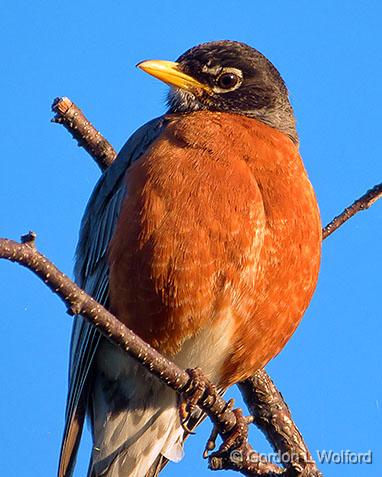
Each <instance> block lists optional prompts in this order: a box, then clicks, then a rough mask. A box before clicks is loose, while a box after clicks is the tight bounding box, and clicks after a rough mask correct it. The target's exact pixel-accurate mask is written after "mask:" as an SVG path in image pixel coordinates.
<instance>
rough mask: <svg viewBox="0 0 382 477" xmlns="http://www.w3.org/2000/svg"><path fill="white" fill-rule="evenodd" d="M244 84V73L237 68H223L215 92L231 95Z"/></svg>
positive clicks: (216, 80)
mask: <svg viewBox="0 0 382 477" xmlns="http://www.w3.org/2000/svg"><path fill="white" fill-rule="evenodd" d="M242 82H243V73H242V71H241V70H239V69H237V68H222V69H221V70H220V71H219V74H218V75H217V76H216V79H215V85H214V86H213V90H214V92H215V93H229V92H231V91H234V90H235V89H237V88H239V86H240V85H241V83H242Z"/></svg>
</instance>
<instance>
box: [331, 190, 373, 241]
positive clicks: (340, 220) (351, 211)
mask: <svg viewBox="0 0 382 477" xmlns="http://www.w3.org/2000/svg"><path fill="white" fill-rule="evenodd" d="M381 197H382V183H381V184H377V185H375V186H374V187H373V188H372V189H370V190H368V191H367V192H366V193H365V194H364V195H363V196H362V197H360V198H359V199H357V200H356V201H354V202H353V204H352V205H350V206H349V207H346V209H345V210H344V211H343V212H341V213H340V214H339V215H337V217H334V219H333V220H332V221H331V222H329V223H328V225H326V226H325V227H324V228H323V229H322V238H323V239H326V237H329V235H331V234H332V233H333V232H334V231H335V230H337V229H338V228H339V227H341V225H342V224H344V223H345V222H346V221H347V220H349V219H351V218H352V217H353V216H354V215H355V214H356V213H358V212H360V211H361V210H366V209H368V208H369V207H370V206H371V205H373V204H374V202H376V201H377V200H378V199H380V198H381Z"/></svg>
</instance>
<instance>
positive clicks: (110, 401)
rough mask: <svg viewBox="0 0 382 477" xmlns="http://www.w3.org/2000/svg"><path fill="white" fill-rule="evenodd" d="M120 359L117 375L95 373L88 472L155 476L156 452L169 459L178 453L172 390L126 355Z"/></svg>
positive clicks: (106, 476)
mask: <svg viewBox="0 0 382 477" xmlns="http://www.w3.org/2000/svg"><path fill="white" fill-rule="evenodd" d="M112 352H113V353H115V352H116V353H119V351H118V350H115V349H113V350H112ZM119 358H121V356H119ZM110 361H111V362H115V360H114V359H111V360H108V365H110ZM120 362H121V361H120ZM122 362H123V363H124V365H125V369H123V373H122V374H123V376H121V375H120V376H119V379H117V380H113V379H110V378H111V376H110V374H109V373H108V376H107V377H106V375H105V373H102V372H101V373H97V377H96V378H95V382H94V387H93V393H92V398H91V399H92V402H91V413H90V414H91V421H92V431H93V442H94V446H93V451H92V458H91V462H90V467H89V472H88V477H100V476H102V477H120V476H122V475H128V476H129V477H145V476H146V474H147V475H150V472H154V474H151V475H155V469H156V468H157V466H158V464H159V463H160V462H159V461H160V460H161V456H163V457H164V458H166V459H169V460H172V461H175V462H177V461H179V460H181V458H182V457H183V446H182V441H183V434H184V431H183V429H182V427H181V425H180V421H179V415H178V408H177V395H176V393H175V392H174V391H173V390H171V389H170V388H168V387H167V386H166V385H165V384H163V383H161V382H160V381H159V380H158V379H156V378H155V377H153V376H152V375H151V374H150V373H148V372H147V371H146V370H144V369H143V368H142V367H141V366H140V365H139V364H137V363H136V362H135V361H134V360H132V359H131V358H129V357H125V356H123V360H122ZM104 363H105V361H104ZM109 370H110V369H108V370H107V371H109ZM115 371H116V369H115V368H113V372H114V373H115ZM118 371H121V370H118ZM112 378H113V376H112Z"/></svg>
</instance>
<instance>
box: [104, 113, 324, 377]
mask: <svg viewBox="0 0 382 477" xmlns="http://www.w3.org/2000/svg"><path fill="white" fill-rule="evenodd" d="M126 181H127V188H128V194H127V196H126V199H125V201H124V203H123V205H122V209H121V214H120V218H119V221H118V224H117V227H116V231H115V234H114V237H113V240H112V242H111V244H110V249H109V261H110V302H111V308H112V310H113V312H114V313H115V314H116V315H117V316H118V318H119V319H121V320H122V321H123V322H124V323H125V324H126V325H127V326H129V327H130V328H131V329H133V330H134V331H135V332H136V333H138V334H139V335H140V336H141V337H142V338H143V339H145V340H146V341H148V342H149V343H150V344H151V345H153V346H154V347H156V348H157V349H159V350H160V351H162V352H164V353H167V354H169V355H174V354H175V353H177V352H178V351H179V349H180V348H181V346H182V344H183V343H184V341H185V340H186V339H187V338H190V337H192V336H194V335H195V334H196V333H197V332H198V331H199V330H200V329H201V328H203V327H206V326H211V327H213V326H215V325H216V324H217V323H218V321H219V320H221V319H222V313H221V311H222V310H226V309H230V316H231V320H233V323H232V326H233V327H234V330H235V332H234V333H233V337H234V339H233V342H232V348H231V352H230V353H229V354H227V357H226V362H225V365H224V373H223V375H222V378H221V382H222V383H224V384H231V383H232V382H235V381H237V380H239V379H242V378H243V377H245V376H246V375H247V374H252V373H253V372H254V371H255V370H256V369H257V368H258V367H260V366H263V365H264V364H265V363H266V362H267V361H269V359H271V358H272V357H273V356H274V355H275V354H276V353H277V352H279V350H280V349H281V348H282V346H283V345H284V344H285V342H286V341H287V339H288V338H289V337H290V335H291V334H292V333H293V331H294V329H295V328H296V326H297V325H298V323H299V321H300V319H301V317H302V314H303V312H304V311H305V308H306V307H307V305H308V303H309V301H310V298H311V295H312V293H313V290H314V287H315V284H316V280H317V274H318V268H319V259H320V241H321V228H320V221H319V214H318V209H317V204H316V200H315V197H314V193H313V191H312V188H311V185H310V183H309V181H308V179H307V177H306V173H305V170H304V167H303V165H302V162H301V159H300V157H299V155H298V152H297V149H296V147H295V146H294V145H293V143H292V142H291V141H290V139H289V138H287V137H286V136H284V135H283V134H282V133H280V132H278V131H276V130H274V129H272V128H270V127H268V126H266V125H263V124H261V123H259V122H257V121H255V120H253V119H249V118H246V117H242V116H237V115H232V114H226V113H210V112H197V113H193V114H189V115H185V116H173V117H172V120H170V123H169V125H168V127H167V128H166V130H165V132H164V133H163V134H162V135H161V137H160V138H159V139H157V140H156V141H155V142H154V144H153V145H152V146H151V147H150V148H149V150H148V151H147V152H146V153H145V154H144V155H143V156H142V157H141V158H140V159H139V160H138V161H137V162H136V163H135V164H133V166H132V167H130V168H129V170H128V171H127V174H126Z"/></svg>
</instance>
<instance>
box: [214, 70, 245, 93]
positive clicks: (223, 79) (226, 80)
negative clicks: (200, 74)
mask: <svg viewBox="0 0 382 477" xmlns="http://www.w3.org/2000/svg"><path fill="white" fill-rule="evenodd" d="M239 81H240V78H239V76H238V75H236V74H235V73H222V74H221V75H220V76H219V78H218V79H217V85H218V86H219V88H221V89H232V88H234V87H235V86H236V85H237V84H238V82H239Z"/></svg>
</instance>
